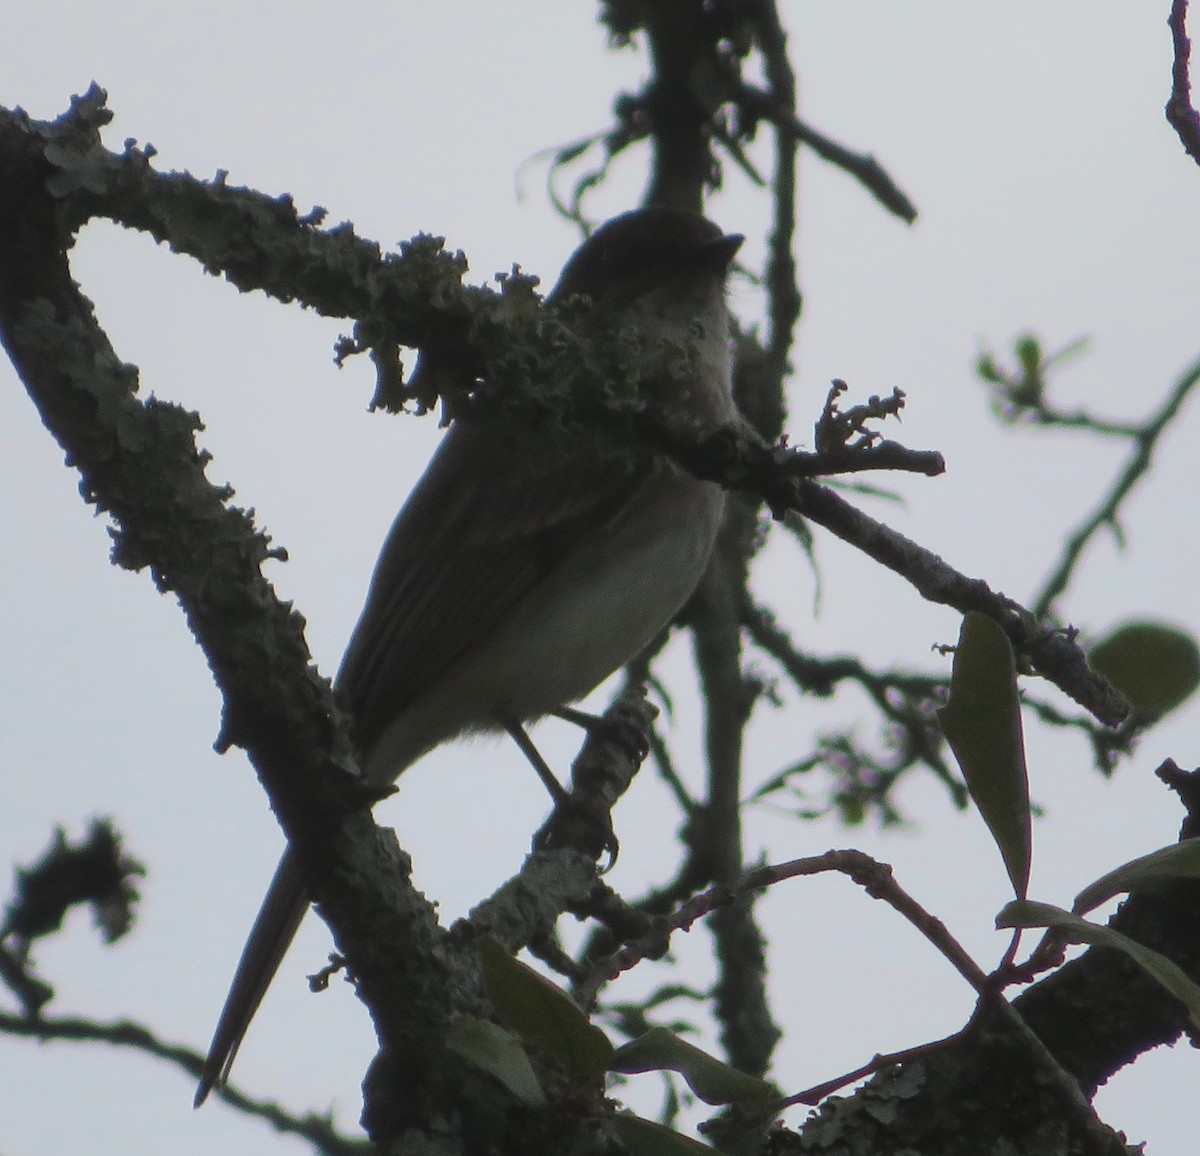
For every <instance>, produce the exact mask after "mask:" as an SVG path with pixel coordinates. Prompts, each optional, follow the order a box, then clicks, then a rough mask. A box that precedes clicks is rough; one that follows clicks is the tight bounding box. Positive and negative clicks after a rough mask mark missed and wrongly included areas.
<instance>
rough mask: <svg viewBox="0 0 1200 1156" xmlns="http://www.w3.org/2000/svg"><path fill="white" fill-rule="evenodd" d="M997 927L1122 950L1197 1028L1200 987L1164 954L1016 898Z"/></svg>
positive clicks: (1060, 911) (1052, 908)
mask: <svg viewBox="0 0 1200 1156" xmlns="http://www.w3.org/2000/svg"><path fill="white" fill-rule="evenodd" d="M996 926H997V927H1049V928H1051V929H1052V930H1053V931H1054V932H1055V933H1056V934H1057V935H1058V936H1059V938H1061V939H1063V940H1065V941H1066V942H1068V943H1090V944H1092V945H1093V946H1094V947H1113V948H1116V950H1117V951H1123V952H1124V953H1125V954H1126V955H1127V956H1129V958H1130V959H1132V960H1133V961H1134V962H1135V963H1137V964H1139V965H1140V966H1141V967H1143V968H1144V969H1145V970H1146V971H1147V972H1148V973H1149V974H1150V975H1151V976H1152V977H1153V978H1154V979H1155V980H1157V981H1158V983H1159V984H1160V985H1161V986H1162V987H1164V988H1165V989H1166V990H1167V991H1169V992H1170V993H1171V994H1172V995H1173V996H1175V998H1176V999H1178V1000H1180V1001H1182V1003H1183V1004H1184V1005H1185V1006H1186V1007H1187V1009H1188V1017H1189V1018H1190V1019H1191V1021H1192V1023H1193V1024H1195V1025H1196V1026H1197V1027H1200V987H1197V986H1196V984H1194V983H1193V982H1192V981H1191V980H1190V979H1188V977H1187V976H1186V975H1185V974H1184V972H1183V970H1182V969H1181V968H1180V967H1179V966H1178V965H1176V964H1174V963H1172V962H1171V961H1170V960H1169V959H1168V958H1167V957H1166V956H1165V955H1160V954H1159V953H1158V952H1157V951H1152V950H1151V949H1150V948H1148V947H1143V946H1142V945H1141V944H1140V943H1138V942H1137V940H1134V939H1130V938H1129V936H1127V935H1122V934H1121V933H1120V932H1119V931H1114V930H1113V929H1112V928H1111V927H1101V926H1100V925H1099V924H1098V923H1089V922H1088V920H1086V919H1081V918H1080V917H1079V916H1078V915H1074V914H1072V913H1071V912H1070V911H1064V910H1063V909H1062V908H1061V907H1055V906H1054V905H1053V904H1051V903H1035V902H1034V901H1033V900H1030V899H1017V900H1014V901H1013V902H1012V903H1009V904H1007V905H1006V906H1005V907H1004V908H1003V909H1002V910H1001V912H1000V914H999V915H997V916H996Z"/></svg>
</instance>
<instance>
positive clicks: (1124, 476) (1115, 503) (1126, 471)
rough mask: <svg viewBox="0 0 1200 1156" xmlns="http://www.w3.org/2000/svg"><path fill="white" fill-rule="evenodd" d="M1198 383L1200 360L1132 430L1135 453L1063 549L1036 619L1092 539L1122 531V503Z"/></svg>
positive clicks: (1041, 596)
mask: <svg viewBox="0 0 1200 1156" xmlns="http://www.w3.org/2000/svg"><path fill="white" fill-rule="evenodd" d="M1198 383H1200V360H1198V361H1195V362H1193V364H1192V365H1190V366H1189V367H1188V368H1187V369H1186V370H1184V372H1183V374H1182V376H1181V377H1180V378H1179V380H1178V381H1177V382H1176V383H1175V386H1174V388H1173V389H1172V390H1171V392H1170V393H1169V394H1168V395H1167V397H1166V399H1165V400H1164V401H1163V404H1162V405H1161V407H1160V408H1159V410H1158V412H1157V413H1156V414H1154V415H1152V416H1151V417H1150V418H1148V419H1147V420H1146V421H1145V422H1144V423H1142V425H1140V426H1138V427H1136V428H1134V429H1132V430H1130V431H1128V433H1129V436H1130V438H1131V440H1132V441H1133V450H1132V452H1131V453H1130V455H1129V460H1128V461H1127V462H1126V463H1125V466H1124V468H1123V469H1122V470H1121V472H1120V473H1119V474H1118V475H1117V477H1116V479H1115V480H1114V482H1113V484H1112V488H1111V489H1110V490H1109V492H1108V493H1107V494H1106V495H1105V497H1104V498H1103V499H1102V500H1101V502H1100V504H1099V505H1098V506H1097V507H1096V509H1095V511H1094V512H1093V513H1092V515H1091V516H1090V517H1089V518H1088V519H1087V520H1086V521H1084V523H1083V524H1082V525H1081V526H1080V527H1079V528H1078V529H1077V530H1075V532H1074V533H1072V534H1071V535H1069V536H1068V537H1067V539H1066V542H1065V544H1064V546H1063V553H1062V558H1061V559H1060V561H1059V563H1058V565H1057V566H1056V567H1055V568H1054V570H1053V572H1052V573H1051V574H1050V576H1049V577H1048V578H1047V579H1046V581H1045V582H1044V583H1043V585H1042V589H1041V592H1040V593H1039V594H1038V595H1037V597H1036V598H1034V600H1033V608H1032V609H1033V614H1034V615H1035V616H1036V617H1038V618H1043V617H1045V616H1046V615H1048V614H1050V613H1051V612H1052V610H1053V608H1054V602H1055V600H1056V599H1057V598H1058V596H1059V595H1060V594H1061V593H1062V592H1063V591H1064V590H1066V588H1067V585H1068V583H1069V582H1070V581H1071V575H1072V574H1073V573H1074V571H1075V567H1076V566H1077V565H1078V563H1079V560H1080V558H1081V557H1082V555H1083V552H1084V550H1085V549H1086V548H1087V545H1088V543H1089V542H1090V541H1091V540H1092V538H1094V537H1095V536H1096V534H1097V533H1098V532H1099V531H1100V530H1101V529H1102V528H1103V527H1105V526H1109V527H1111V528H1113V529H1114V530H1115V531H1117V532H1119V522H1118V518H1117V515H1118V512H1119V510H1120V508H1121V503H1122V502H1124V501H1125V499H1126V498H1127V497H1128V496H1129V494H1130V493H1131V491H1132V490H1133V488H1134V486H1136V485H1137V483H1138V482H1139V481H1141V479H1142V478H1143V477H1144V476H1145V475H1146V474H1147V473H1148V472H1149V470H1150V466H1151V464H1152V460H1153V457H1154V450H1155V448H1156V447H1157V446H1158V442H1159V439H1160V438H1161V437H1162V435H1163V434H1164V433H1165V432H1166V430H1167V428H1168V427H1169V426H1170V424H1171V422H1172V421H1174V419H1175V417H1176V415H1177V414H1178V413H1179V411H1180V409H1182V408H1183V405H1184V403H1185V402H1186V401H1187V399H1188V397H1189V395H1190V394H1191V392H1192V390H1193V389H1194V388H1195V387H1196V385H1197V384H1198Z"/></svg>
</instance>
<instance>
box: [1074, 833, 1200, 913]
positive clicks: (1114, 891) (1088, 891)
mask: <svg viewBox="0 0 1200 1156" xmlns="http://www.w3.org/2000/svg"><path fill="white" fill-rule="evenodd" d="M1172 879H1200V839H1184V840H1183V842H1182V843H1172V844H1171V845H1170V846H1169V847H1162V848H1160V849H1159V850H1157V851H1151V852H1150V854H1149V855H1142V856H1140V857H1139V858H1137V859H1131V860H1130V861H1129V862H1128V863H1123V864H1122V865H1121V866H1120V867H1117V868H1115V869H1114V870H1112V871H1110V872H1109V873H1108V874H1107V875H1102V876H1101V877H1100V878H1099V879H1097V880H1096V882H1095V883H1090V884H1088V886H1087V887H1085V888H1084V889H1083V890H1082V891H1081V892H1080V893H1079V894H1078V895H1076V896H1075V902H1074V903H1073V904H1072V905H1071V910H1072V911H1074V912H1075V914H1076V915H1085V914H1087V912H1089V911H1093V910H1095V909H1096V908H1097V907H1099V906H1100V904H1101V903H1105V902H1107V901H1108V900H1109V899H1111V898H1112V897H1113V896H1114V895H1121V894H1123V893H1124V892H1126V891H1140V890H1142V889H1143V888H1146V887H1156V886H1159V885H1161V884H1163V883H1169V882H1170V881H1171V880H1172Z"/></svg>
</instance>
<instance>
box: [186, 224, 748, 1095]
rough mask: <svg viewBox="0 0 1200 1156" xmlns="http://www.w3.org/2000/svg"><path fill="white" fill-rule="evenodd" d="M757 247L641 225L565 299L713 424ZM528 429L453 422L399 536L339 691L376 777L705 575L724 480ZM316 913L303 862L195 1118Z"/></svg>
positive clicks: (620, 643)
mask: <svg viewBox="0 0 1200 1156" xmlns="http://www.w3.org/2000/svg"><path fill="white" fill-rule="evenodd" d="M741 242H742V238H741V237H740V236H737V235H733V234H724V233H722V232H721V230H720V229H719V228H717V226H716V225H714V224H712V222H710V221H708V220H706V219H705V218H704V217H702V216H700V215H699V214H697V213H691V212H686V211H682V210H676V209H669V208H665V207H657V208H647V209H640V210H636V211H634V212H630V213H626V214H624V215H623V216H620V217H617V218H615V219H614V220H611V221H609V222H608V223H607V224H605V225H604V226H602V227H601V228H600V229H598V230H597V231H596V232H595V233H594V234H593V235H592V236H591V237H590V238H589V239H588V240H587V241H585V242H584V243H583V244H582V245H581V246H580V247H579V248H578V249H577V250H576V252H575V253H574V254H573V255H572V257H571V258H570V260H569V261H568V262H567V264H566V266H565V268H564V269H563V272H562V276H561V278H560V279H559V282H558V284H557V286H556V287H555V288H554V290H553V291H552V292H551V294H550V295H549V297H548V298H547V303H548V304H561V303H563V302H565V301H567V300H569V299H572V298H580V300H579V301H578V302H577V305H578V308H573V312H572V317H573V319H574V323H577V324H578V325H579V327H580V330H581V331H583V332H585V333H587V332H592V333H601V332H605V331H608V332H614V333H627V334H629V335H630V336H631V337H633V338H634V339H635V340H636V341H637V343H638V345H637V348H638V349H639V351H640V352H639V354H638V357H639V359H640V360H639V361H638V363H637V368H638V377H639V381H638V389H639V399H640V400H641V401H643V402H644V403H645V404H646V405H647V406H648V407H650V408H652V409H658V410H660V411H661V412H663V413H665V414H667V415H669V416H670V417H671V419H672V420H674V421H677V422H678V421H681V420H682V421H686V422H688V423H690V424H691V425H692V426H693V427H694V428H695V429H696V431H697V432H698V433H706V432H711V431H712V430H714V429H715V428H717V427H718V426H721V425H723V424H725V423H727V422H730V421H732V420H733V419H734V416H735V411H734V405H733V397H732V392H731V384H730V365H729V359H730V349H729V343H730V336H729V317H728V313H727V311H726V307H725V281H726V275H727V272H728V269H729V265H730V262H731V261H732V260H733V257H734V254H735V253H736V252H737V249H738V246H739V245H740V244H741ZM583 299H586V300H583ZM682 348H687V349H688V350H689V351H690V352H689V353H687V354H681V353H680V350H681V349H682ZM512 435H513V431H512V430H511V429H509V430H507V431H506V429H505V422H504V419H503V418H500V419H497V420H495V421H491V422H488V423H486V424H471V423H468V422H466V421H456V422H454V423H453V424H452V426H451V428H450V430H449V432H448V433H447V434H446V436H445V437H444V438H443V440H442V443H441V445H440V446H439V448H438V450H437V452H436V453H435V454H434V456H433V458H432V460H431V461H430V463H429V466H428V468H427V469H426V471H425V473H424V475H423V476H422V477H421V479H420V481H419V482H418V483H417V485H416V487H415V488H414V490H413V491H412V493H411V495H410V496H409V498H408V501H407V502H405V504H404V507H403V509H401V511H400V513H399V515H398V516H397V518H396V521H395V522H394V523H393V525H392V528H391V531H390V532H389V534H388V536H387V540H386V541H385V542H384V545H383V551H382V553H381V554H380V557H379V561H378V563H377V564H376V567H375V573H374V576H373V577H372V579H371V584H370V589H369V591H368V594H367V601H366V606H365V607H364V609H363V612H362V616H361V618H360V619H359V621H358V625H357V626H356V627H355V630H354V634H353V636H352V637H351V639H350V645H349V647H348V648H347V650H346V655H345V658H344V659H343V660H342V665H341V669H340V670H339V672H338V676H337V679H336V687H337V690H338V691H339V693H340V695H341V697H342V699H343V701H344V702H345V704H346V705H347V707H348V708H349V709H350V711H351V713H352V716H353V725H352V739H353V742H354V747H355V750H356V752H357V755H358V758H359V763H360V766H361V768H362V771H363V773H364V774H365V775H366V776H367V778H369V779H370V780H371V781H373V782H376V783H380V784H386V783H391V782H392V781H393V780H394V779H396V777H397V776H398V775H399V774H400V773H401V772H402V771H403V770H405V769H406V768H407V767H409V766H411V765H412V763H413V762H415V761H416V760H417V759H418V758H420V757H421V755H423V754H425V753H426V752H427V751H429V750H430V749H432V748H433V747H435V746H437V745H438V744H440V743H442V742H445V741H446V740H447V739H451V738H454V737H456V736H458V735H463V734H469V733H478V732H482V731H498V730H505V729H508V730H510V731H511V730H512V729H513V728H515V727H517V726H519V725H521V724H523V723H525V722H528V721H530V720H533V719H536V718H539V717H541V716H543V715H545V714H548V713H550V712H551V711H553V710H555V709H557V708H560V707H564V706H566V705H567V704H568V703H571V702H574V701H576V700H577V699H580V698H582V697H583V696H584V695H586V694H587V693H588V692H589V691H591V690H592V689H594V688H595V687H596V686H597V685H599V683H601V682H602V681H603V680H604V679H605V678H607V677H608V675H610V674H611V673H613V671H615V670H617V669H618V668H619V667H620V666H622V665H623V664H624V663H625V662H627V661H628V660H629V659H631V658H632V657H633V656H634V655H636V654H637V653H638V651H639V650H641V649H642V648H643V647H644V646H645V645H646V644H647V643H649V642H650V641H651V639H652V638H653V637H654V636H655V635H656V634H657V633H658V632H659V631H660V630H661V629H662V628H663V627H664V626H666V625H667V624H668V623H669V622H670V620H671V619H672V617H674V615H675V614H676V612H677V611H678V610H679V609H680V607H681V606H682V605H683V603H684V602H685V601H686V600H687V598H688V597H689V596H690V595H691V593H692V591H693V590H694V589H695V587H696V585H697V583H698V582H699V581H700V578H701V576H702V574H703V573H704V569H705V566H706V565H707V563H708V558H709V554H710V552H711V550H712V545H713V540H714V538H715V536H716V532H717V527H718V524H719V522H720V519H721V513H722V510H723V508H724V492H723V491H722V490H721V489H720V487H718V486H717V485H715V484H713V483H711V482H703V481H700V480H698V479H696V478H695V477H693V476H692V475H691V474H689V473H687V472H686V471H685V470H683V469H682V468H681V467H680V466H678V465H677V464H676V463H675V462H673V461H671V460H669V459H668V458H666V457H664V456H662V455H661V454H657V453H655V452H653V451H652V450H649V449H646V448H644V447H620V448H617V447H613V448H611V449H605V448H603V447H602V445H601V444H600V441H599V439H598V438H595V439H593V438H587V439H581V440H580V444H579V445H578V446H571V447H570V449H569V452H564V451H563V450H562V448H561V447H547V452H546V453H545V454H541V453H539V452H537V450H536V447H532V448H531V445H530V440H529V437H528V435H526V436H512ZM307 908H308V897H307V895H306V893H305V888H304V882H303V878H302V874H301V870H300V865H299V863H298V861H297V859H296V857H295V856H294V855H293V853H292V852H291V851H290V850H289V851H287V852H285V854H284V856H283V859H282V860H281V861H280V864H279V867H278V869H277V870H276V872H275V877H274V879H272V881H271V886H270V889H269V890H268V892H267V896H266V899H265V900H264V901H263V905H262V908H261V910H260V911H259V914H258V918H257V919H256V920H255V923H254V927H253V929H252V930H251V933H250V938H249V941H248V942H247V944H246V948H245V950H244V952H243V954H242V957H241V960H240V962H239V963H238V967H237V972H236V974H235V975H234V979H233V984H232V986H231V988H230V992H229V995H228V997H227V998H226V1001H225V1006H224V1009H223V1010H222V1012H221V1017H220V1020H219V1021H218V1023H217V1027H216V1031H215V1033H214V1035H213V1040H212V1044H211V1045H210V1047H209V1052H208V1058H207V1060H206V1061H205V1065H204V1071H203V1074H202V1076H201V1078H200V1084H199V1087H198V1089H197V1092H196V1101H195V1102H196V1105H197V1106H199V1105H200V1104H201V1103H203V1101H204V1099H205V1097H206V1096H207V1095H208V1093H209V1091H210V1090H211V1089H212V1088H213V1086H214V1085H215V1084H217V1083H223V1082H224V1080H225V1079H226V1077H227V1076H228V1074H229V1069H230V1066H231V1065H232V1063H233V1059H234V1056H235V1054H236V1052H237V1049H238V1045H239V1044H240V1043H241V1040H242V1038H243V1036H244V1035H245V1032H246V1029H247V1027H248V1026H249V1024H250V1020H251V1018H252V1017H253V1015H254V1013H255V1011H256V1010H257V1008H258V1005H259V1003H260V1001H261V1000H262V997H263V995H264V994H265V992H266V990H267V987H268V986H269V984H270V982H271V979H272V978H273V977H274V975H275V971H276V969H277V968H278V966H279V963H280V961H281V960H282V958H283V955H284V953H285V952H286V950H287V948H288V945H289V944H290V943H291V941H292V938H293V937H294V936H295V934H296V930H297V928H298V927H299V925H300V921H301V919H302V918H303V916H304V913H305V911H306V910H307Z"/></svg>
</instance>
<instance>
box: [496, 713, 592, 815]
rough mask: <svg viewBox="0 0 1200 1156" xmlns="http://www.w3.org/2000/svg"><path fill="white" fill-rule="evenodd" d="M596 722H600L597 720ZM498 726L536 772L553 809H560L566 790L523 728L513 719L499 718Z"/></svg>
mask: <svg viewBox="0 0 1200 1156" xmlns="http://www.w3.org/2000/svg"><path fill="white" fill-rule="evenodd" d="M596 721H597V722H599V721H601V720H599V719H597V720H596ZM500 724H501V725H502V726H503V727H504V729H505V730H506V731H508V733H509V735H510V736H511V737H512V741H513V742H514V743H516V744H517V746H518V747H520V748H521V753H522V754H523V755H524V756H525V757H526V758H527V759H528V760H529V762H530V764H531V765H532V767H533V769H534V770H535V771H537V773H538V778H539V779H541V780H542V785H543V786H544V787H545V788H546V790H547V791H549V792H550V798H551V799H553V800H554V805H555V807H561V806H562V805H563V803H564V802H565V801H566V799H567V790H566V788H565V787H564V786H563V785H562V783H560V782H559V781H558V779H556V778H555V777H554V772H553V771H552V770H551V769H550V767H549V765H548V764H547V762H546V760H545V759H544V758H542V753H541V751H539V750H538V749H537V747H535V746H534V745H533V739H531V738H530V737H529V735H528V733H527V732H526V730H525V728H524V727H523V726H522V725H521V724H520V723H519V722H517V720H516V719H514V718H504V717H501V719H500Z"/></svg>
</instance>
